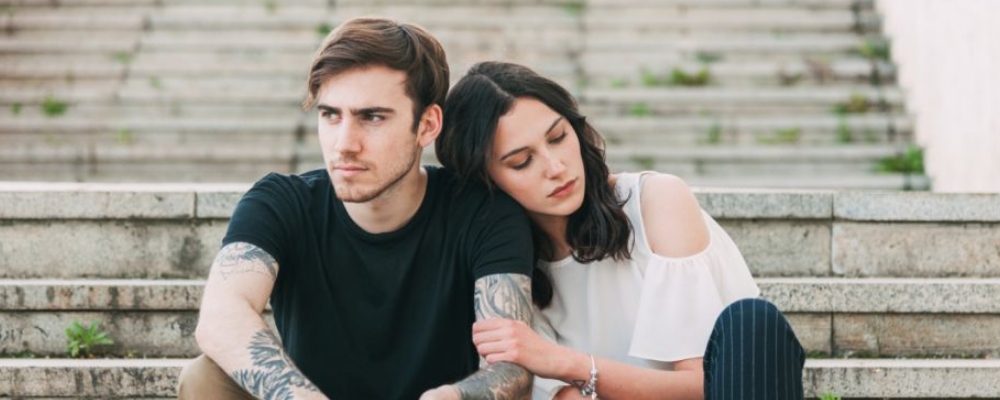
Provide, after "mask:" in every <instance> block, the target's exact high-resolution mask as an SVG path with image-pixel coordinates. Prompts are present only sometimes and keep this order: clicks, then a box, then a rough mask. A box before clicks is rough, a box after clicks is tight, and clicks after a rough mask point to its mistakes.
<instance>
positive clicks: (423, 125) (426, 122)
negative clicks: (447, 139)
mask: <svg viewBox="0 0 1000 400" xmlns="http://www.w3.org/2000/svg"><path fill="white" fill-rule="evenodd" d="M443 116H444V113H443V112H442V110H441V106H439V105H437V104H431V105H429V106H427V108H425V109H424V113H423V115H421V116H420V125H418V126H417V143H419V144H420V147H427V146H429V145H430V144H431V143H433V142H434V139H437V137H438V135H440V134H441V123H442V118H443Z"/></svg>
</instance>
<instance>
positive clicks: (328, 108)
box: [316, 104, 340, 113]
mask: <svg viewBox="0 0 1000 400" xmlns="http://www.w3.org/2000/svg"><path fill="white" fill-rule="evenodd" d="M316 108H317V109H319V110H321V111H329V112H331V113H333V112H337V113H339V112H340V109H339V108H334V107H330V106H328V105H326V104H320V105H317V106H316Z"/></svg>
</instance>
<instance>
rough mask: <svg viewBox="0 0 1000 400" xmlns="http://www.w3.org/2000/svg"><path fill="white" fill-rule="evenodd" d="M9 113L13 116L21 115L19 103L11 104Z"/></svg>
mask: <svg viewBox="0 0 1000 400" xmlns="http://www.w3.org/2000/svg"><path fill="white" fill-rule="evenodd" d="M10 113H11V114H14V115H21V103H14V104H11V105H10Z"/></svg>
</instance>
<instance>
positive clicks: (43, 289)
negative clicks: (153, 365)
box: [0, 279, 204, 311]
mask: <svg viewBox="0 0 1000 400" xmlns="http://www.w3.org/2000/svg"><path fill="white" fill-rule="evenodd" d="M203 288H204V282H203V281H197V280H162V279H157V280H110V279H109V280H103V279H102V280H3V279H0V310H8V311H28V310H38V311H55V310H72V311H93V310H115V311H127V310H135V311H153V310H158V311H160V310H197V309H198V307H199V305H200V303H201V293H202V290H203Z"/></svg>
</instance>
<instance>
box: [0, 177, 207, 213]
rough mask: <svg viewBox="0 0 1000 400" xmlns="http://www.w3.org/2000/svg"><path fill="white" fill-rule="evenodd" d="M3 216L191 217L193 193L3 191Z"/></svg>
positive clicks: (0, 199) (0, 188)
mask: <svg viewBox="0 0 1000 400" xmlns="http://www.w3.org/2000/svg"><path fill="white" fill-rule="evenodd" d="M0 204H2V205H3V206H2V207H0V219H100V218H137V219H146V218H163V219H174V218H191V217H194V196H193V195H192V193H185V192H167V191H163V192H157V191H139V190H130V191H120V192H108V191H48V190H43V191H16V192H11V191H4V190H3V189H2V185H0Z"/></svg>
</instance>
